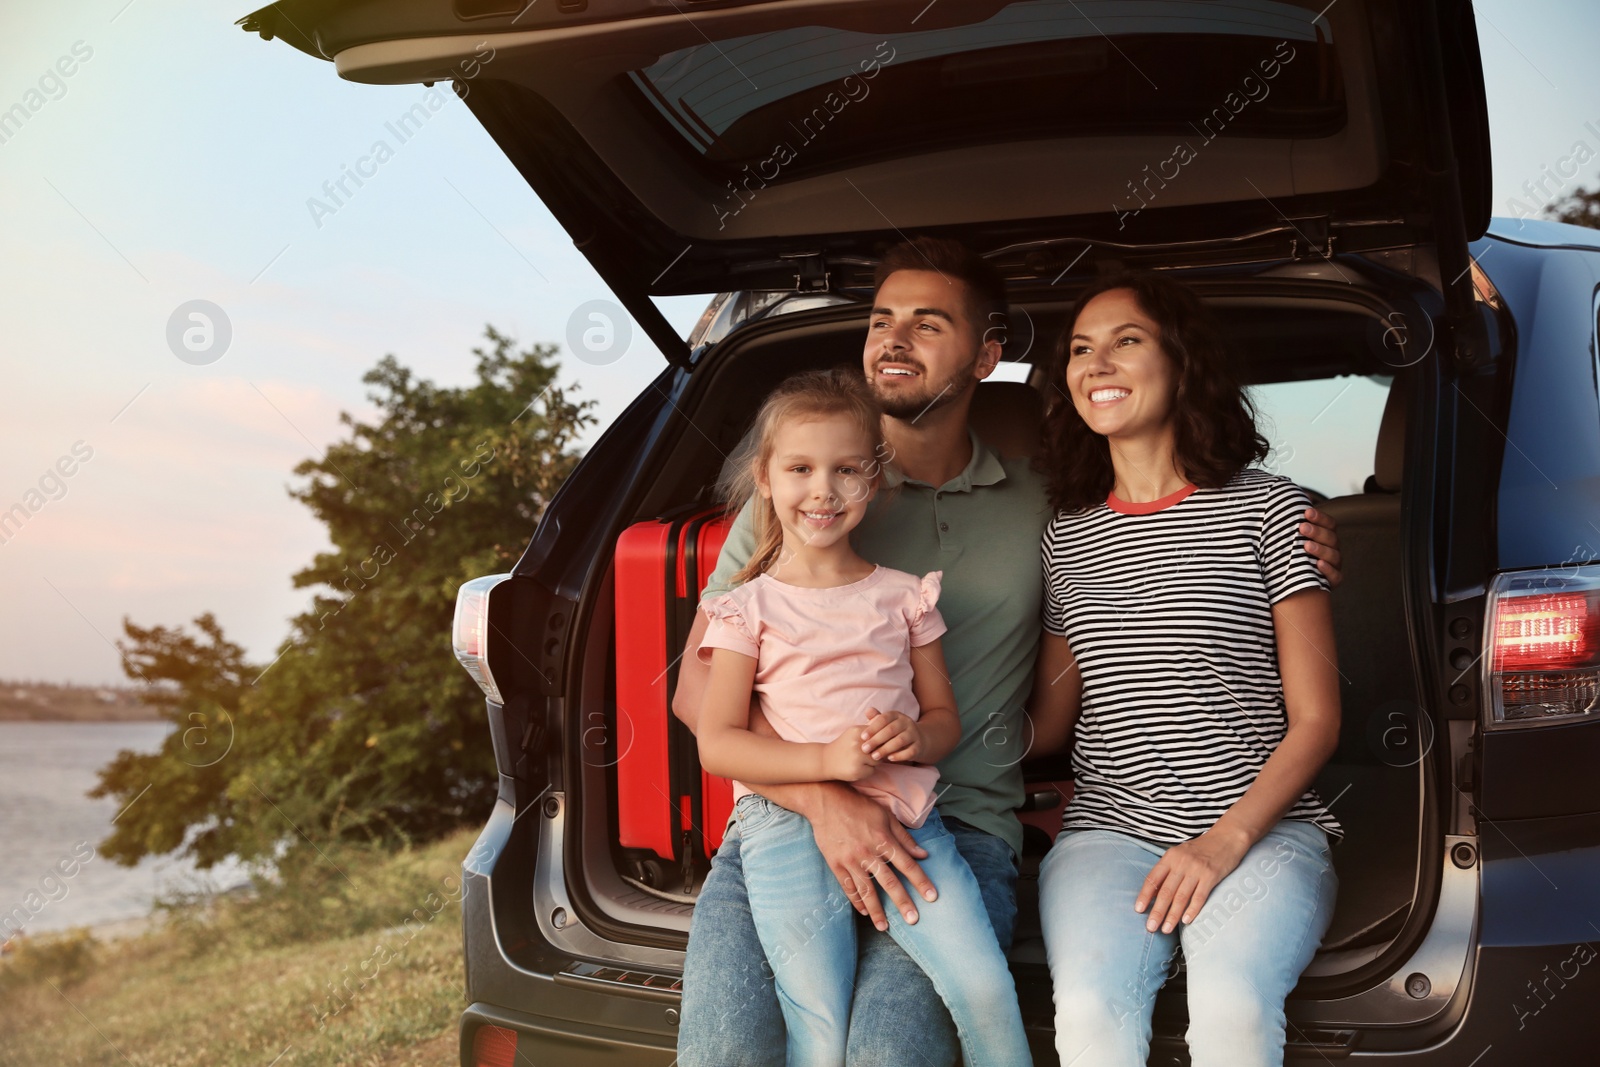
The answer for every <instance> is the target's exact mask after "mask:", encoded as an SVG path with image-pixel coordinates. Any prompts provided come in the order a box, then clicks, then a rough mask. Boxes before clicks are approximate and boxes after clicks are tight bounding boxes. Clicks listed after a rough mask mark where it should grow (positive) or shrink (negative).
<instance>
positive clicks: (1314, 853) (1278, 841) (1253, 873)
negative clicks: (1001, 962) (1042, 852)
mask: <svg viewBox="0 0 1600 1067" xmlns="http://www.w3.org/2000/svg"><path fill="white" fill-rule="evenodd" d="M1165 851H1166V850H1165V849H1164V848H1163V847H1162V846H1159V845H1155V844H1152V843H1151V842H1148V841H1145V840H1142V839H1140V838H1137V837H1131V836H1129V835H1127V834H1121V833H1117V832H1115V831H1112V830H1063V831H1062V832H1061V835H1060V836H1059V837H1057V838H1056V842H1055V845H1054V847H1052V848H1051V849H1050V853H1049V855H1047V856H1046V857H1045V859H1044V863H1043V864H1042V865H1041V866H1040V869H1039V918H1040V920H1041V923H1042V925H1043V927H1044V941H1045V952H1046V954H1047V956H1048V957H1049V960H1050V979H1051V982H1052V983H1053V985H1054V987H1055V1006H1056V1049H1057V1051H1058V1052H1059V1053H1060V1057H1061V1062H1062V1063H1070V1064H1072V1065H1073V1067H1112V1065H1115V1067H1124V1065H1126V1067H1143V1065H1144V1063H1145V1059H1146V1057H1147V1056H1148V1055H1149V1052H1150V1013H1151V1009H1152V1007H1153V1006H1154V1004H1155V996H1156V990H1158V989H1160V988H1161V985H1162V983H1163V982H1165V981H1166V979H1167V975H1168V966H1169V965H1170V963H1171V961H1172V958H1173V954H1174V951H1175V950H1176V949H1177V947H1178V946H1179V944H1182V946H1183V958H1184V961H1185V963H1186V965H1187V968H1188V979H1187V981H1188V991H1189V1031H1188V1034H1187V1040H1188V1043H1189V1055H1190V1059H1191V1062H1192V1063H1193V1067H1265V1065H1274V1067H1276V1065H1279V1064H1282V1063H1283V1041H1284V1025H1285V1022H1286V1020H1285V1017H1284V1012H1283V1003H1284V999H1285V998H1286V997H1287V996H1288V995H1289V991H1290V990H1291V989H1293V988H1294V986H1295V983H1296V982H1298V981H1299V979H1300V972H1301V971H1303V970H1305V968H1306V965H1307V964H1308V963H1310V962H1311V957H1312V956H1313V955H1314V954H1315V953H1316V951H1317V946H1318V945H1319V944H1320V943H1321V942H1322V935H1323V934H1324V933H1325V932H1326V931H1327V929H1328V923H1329V921H1330V920H1331V919H1332V917H1333V899H1334V894H1335V891H1336V889H1337V886H1338V878H1337V876H1336V875H1335V874H1334V872H1333V864H1332V861H1331V860H1330V858H1329V854H1328V837H1327V835H1326V834H1325V833H1324V832H1323V831H1322V830H1320V829H1318V828H1317V827H1316V826H1314V825H1313V824H1311V823H1309V822H1304V821H1299V820H1289V819H1285V820H1283V821H1281V822H1279V823H1278V825H1277V826H1275V827H1273V828H1272V830H1271V831H1269V832H1268V833H1267V835H1266V836H1265V837H1263V838H1262V839H1261V840H1260V841H1258V842H1256V844H1255V846H1254V847H1252V848H1251V849H1250V851H1249V852H1247V853H1245V857H1244V859H1243V860H1242V861H1241V862H1240V864H1239V866H1238V867H1236V868H1235V869H1234V870H1233V871H1232V873H1230V874H1229V875H1228V876H1227V877H1226V878H1224V879H1223V880H1222V881H1221V882H1219V883H1218V884H1217V887H1216V888H1215V889H1213V890H1212V891H1211V895H1210V896H1209V897H1208V898H1207V899H1206V903H1205V907H1203V908H1202V909H1201V910H1200V914H1199V915H1197V916H1196V917H1195V921H1194V922H1193V923H1190V924H1189V925H1187V926H1185V925H1182V924H1181V923H1180V925H1179V926H1178V928H1177V929H1176V930H1174V931H1173V932H1172V933H1170V934H1164V933H1162V932H1161V931H1160V930H1159V929H1158V930H1157V931H1156V932H1155V933H1148V932H1147V931H1146V930H1145V928H1144V924H1145V921H1146V919H1147V918H1148V911H1149V909H1146V914H1144V915H1141V914H1139V913H1137V912H1135V911H1134V910H1133V902H1134V900H1135V899H1136V898H1137V897H1138V895H1139V889H1140V887H1141V886H1142V885H1143V884H1144V880H1145V876H1147V875H1148V874H1149V873H1150V870H1151V868H1153V867H1154V866H1155V865H1156V861H1157V860H1159V859H1160V858H1161V856H1162V853H1163V852H1165Z"/></svg>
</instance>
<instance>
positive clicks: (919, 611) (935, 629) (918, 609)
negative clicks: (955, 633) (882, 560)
mask: <svg viewBox="0 0 1600 1067" xmlns="http://www.w3.org/2000/svg"><path fill="white" fill-rule="evenodd" d="M943 577H944V571H930V572H929V573H927V574H925V575H923V576H922V581H921V583H920V584H919V586H918V589H917V604H916V606H915V607H914V608H912V609H911V645H912V647H913V648H915V647H916V646H918V645H925V644H927V643H928V642H930V641H935V640H937V639H939V638H940V637H943V636H944V632H945V630H947V629H949V627H947V626H945V624H944V616H943V615H940V614H939V609H938V608H937V607H935V606H934V605H936V604H937V603H938V602H939V582H940V579H942V578H943Z"/></svg>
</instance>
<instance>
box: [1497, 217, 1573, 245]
mask: <svg viewBox="0 0 1600 1067" xmlns="http://www.w3.org/2000/svg"><path fill="white" fill-rule="evenodd" d="M1488 233H1489V236H1490V237H1494V238H1498V239H1499V240H1502V241H1510V242H1512V243H1513V244H1519V245H1531V246H1532V247H1534V248H1590V249H1594V250H1596V251H1600V230H1594V229H1590V228H1589V227H1587V226H1574V225H1572V224H1571V223H1567V222H1557V221H1556V220H1555V219H1513V218H1506V217H1505V216H1502V215H1496V216H1495V217H1494V218H1492V219H1490V220H1489V231H1488Z"/></svg>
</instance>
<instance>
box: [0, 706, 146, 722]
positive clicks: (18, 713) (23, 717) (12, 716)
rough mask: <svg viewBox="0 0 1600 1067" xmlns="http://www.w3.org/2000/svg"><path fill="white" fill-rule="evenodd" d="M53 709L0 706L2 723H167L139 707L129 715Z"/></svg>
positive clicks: (111, 712) (97, 710)
mask: <svg viewBox="0 0 1600 1067" xmlns="http://www.w3.org/2000/svg"><path fill="white" fill-rule="evenodd" d="M52 710H53V709H37V710H36V709H33V708H15V707H3V706H0V723H3V722H83V723H90V722H166V721H167V720H166V718H165V717H163V716H162V714H161V713H160V712H159V711H157V710H155V709H153V708H146V707H142V706H141V707H139V708H137V709H131V710H130V711H129V712H127V713H121V712H119V710H118V709H113V710H111V711H109V712H107V711H105V710H102V709H98V708H96V709H91V710H90V712H89V713H88V714H74V713H72V712H67V713H64V714H62V713H55V714H52Z"/></svg>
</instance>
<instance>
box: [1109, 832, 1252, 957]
mask: <svg viewBox="0 0 1600 1067" xmlns="http://www.w3.org/2000/svg"><path fill="white" fill-rule="evenodd" d="M1249 851H1250V839H1249V838H1248V836H1246V835H1245V834H1243V833H1240V832H1237V831H1229V830H1227V829H1224V828H1222V827H1213V828H1212V829H1211V830H1210V831H1209V832H1208V833H1204V834H1201V835H1200V836H1199V837H1196V838H1194V839H1192V840H1189V841H1185V842H1184V843H1183V844H1181V845H1174V846H1173V847H1172V848H1169V849H1167V851H1166V852H1165V853H1164V854H1163V855H1162V857H1161V859H1160V860H1158V861H1157V862H1156V865H1155V867H1154V868H1152V869H1151V871H1150V874H1149V875H1148V876H1147V877H1146V878H1145V880H1144V885H1143V886H1141V887H1140V889H1139V898H1138V899H1137V900H1135V901H1134V902H1133V910H1134V911H1136V912H1139V913H1140V914H1143V913H1144V911H1145V909H1146V908H1149V910H1150V918H1149V920H1148V921H1147V922H1146V923H1145V924H1144V928H1145V929H1146V930H1148V931H1150V932H1151V933H1155V932H1156V930H1157V929H1158V928H1159V929H1160V930H1161V932H1162V933H1164V934H1170V933H1172V931H1173V930H1175V929H1177V927H1178V922H1179V920H1180V919H1181V920H1182V921H1183V922H1184V923H1192V922H1194V920H1195V919H1196V918H1197V917H1198V916H1199V914H1200V909H1201V908H1203V907H1205V904H1206V898H1207V897H1209V896H1210V895H1211V891H1212V890H1213V889H1215V888H1216V887H1217V883H1218V882H1220V881H1222V880H1223V879H1224V878H1226V877H1228V875H1229V874H1231V873H1232V872H1233V869H1234V868H1235V867H1237V866H1239V861H1240V860H1242V859H1244V855H1245V853H1246V852H1249ZM1152 900H1153V901H1154V905H1153V906H1152V904H1151V901H1152Z"/></svg>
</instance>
